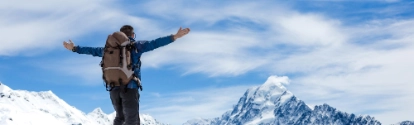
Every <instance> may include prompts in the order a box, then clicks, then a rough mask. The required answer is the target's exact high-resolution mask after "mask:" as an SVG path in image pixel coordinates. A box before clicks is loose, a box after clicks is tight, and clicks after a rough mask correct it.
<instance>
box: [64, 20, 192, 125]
mask: <svg viewBox="0 0 414 125" xmlns="http://www.w3.org/2000/svg"><path fill="white" fill-rule="evenodd" d="M120 31H121V32H123V33H125V35H127V36H128V37H129V39H130V41H132V42H135V43H134V44H133V46H134V47H135V48H136V50H137V51H131V61H132V63H133V67H134V68H133V69H134V74H135V76H136V77H137V78H138V79H139V80H141V71H140V69H141V60H140V58H141V55H142V54H143V53H145V52H148V51H152V50H154V49H156V48H159V47H161V46H165V45H167V44H170V43H172V42H174V41H175V40H177V39H178V38H181V37H183V36H184V35H186V34H188V33H189V32H190V29H189V28H185V29H182V28H180V29H179V30H178V32H177V33H176V34H174V35H169V36H165V37H160V38H157V39H155V40H151V41H135V39H134V36H135V33H134V28H133V27H132V26H130V25H124V26H122V27H121V29H120ZM63 46H64V47H65V48H66V49H68V50H71V51H73V52H76V53H78V54H87V55H92V56H98V57H102V56H103V54H104V47H81V46H74V43H73V42H72V41H71V40H69V42H66V41H64V42H63ZM126 89H127V91H122V89H121V87H119V86H115V87H113V89H112V90H110V92H109V93H110V98H111V101H112V105H113V107H114V109H115V111H116V116H115V119H114V123H113V124H114V125H140V119H139V96H140V95H139V91H138V89H141V90H142V86H141V84H140V83H138V82H137V81H136V80H131V81H130V82H129V83H128V84H127V85H126Z"/></svg>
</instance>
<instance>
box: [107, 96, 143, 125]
mask: <svg viewBox="0 0 414 125" xmlns="http://www.w3.org/2000/svg"><path fill="white" fill-rule="evenodd" d="M109 93H110V96H111V101H112V105H113V106H114V109H115V111H116V116H115V119H114V125H140V120H139V103H138V101H139V93H138V89H128V90H127V91H126V92H124V91H122V89H114V90H112V91H110V92H109Z"/></svg>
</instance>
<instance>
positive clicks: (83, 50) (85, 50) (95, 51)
mask: <svg viewBox="0 0 414 125" xmlns="http://www.w3.org/2000/svg"><path fill="white" fill-rule="evenodd" d="M63 46H64V47H65V48H66V49H68V50H71V51H73V52H76V53H79V54H87V55H92V56H98V57H102V56H103V51H104V48H103V47H81V46H74V44H73V42H72V40H69V42H66V41H64V42H63Z"/></svg>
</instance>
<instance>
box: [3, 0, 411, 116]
mask: <svg viewBox="0 0 414 125" xmlns="http://www.w3.org/2000/svg"><path fill="white" fill-rule="evenodd" d="M413 7H414V2H412V1H399V0H371V1H364V2H360V1H342V0H320V1H319V0H318V1H289V2H286V1H254V2H252V1H225V2H223V1H219V0H212V1H201V0H196V1H190V0H176V1H161V0H152V1H131V0H124V1H115V0H105V1H104V0H89V1H52V0H40V1H37V2H35V3H34V2H31V1H24V0H15V1H7V2H6V1H2V2H0V27H2V28H1V30H0V33H1V34H2V35H1V37H2V41H1V43H0V81H1V82H2V83H4V84H6V85H8V86H10V87H11V88H12V89H21V90H29V91H47V90H52V91H53V92H54V93H55V94H56V95H57V96H59V97H60V98H62V99H63V100H65V101H66V102H68V103H69V104H70V105H73V106H75V107H76V108H78V109H80V110H82V111H84V112H90V111H92V110H93V109H95V108H97V107H101V108H102V109H103V111H104V112H106V113H111V112H113V108H112V105H111V104H110V100H109V96H108V93H107V92H106V91H105V88H104V87H103V82H102V80H101V71H100V67H99V65H98V64H99V62H100V60H101V59H100V58H98V57H92V56H89V55H79V54H76V53H72V52H70V51H67V50H65V49H64V47H63V46H62V42H63V41H67V40H68V39H72V40H73V42H74V43H75V44H76V45H81V46H103V45H104V41H105V39H106V37H107V35H108V34H109V33H111V32H113V31H117V30H119V27H121V26H122V25H124V24H130V25H132V26H134V27H135V29H136V33H137V39H139V40H152V39H156V38H158V37H162V36H166V35H170V34H173V33H175V32H176V31H177V30H178V28H179V27H180V26H181V27H189V28H191V32H190V34H188V35H187V36H185V37H183V38H181V39H178V40H177V41H176V42H174V43H172V44H170V45H167V46H165V47H162V48H159V49H156V50H154V51H151V52H148V53H145V54H143V57H142V61H143V68H142V81H143V85H144V91H142V92H141V102H140V104H141V105H140V110H141V113H145V114H150V115H151V116H153V117H155V118H156V119H158V120H159V121H161V122H166V123H172V124H179V123H183V122H185V121H186V120H190V119H192V118H195V117H203V118H212V117H217V116H220V115H221V114H222V113H224V112H225V111H226V110H228V109H230V108H231V106H232V105H234V104H236V103H237V101H238V99H239V97H241V96H242V94H243V92H245V90H246V89H247V88H250V87H253V86H257V85H261V84H263V83H264V82H265V81H266V79H267V78H268V77H269V76H272V75H276V76H287V77H289V79H290V81H291V82H290V84H289V85H287V86H286V87H287V88H288V89H289V90H290V91H292V92H293V93H294V94H295V95H296V96H297V97H298V98H299V99H301V100H304V101H305V102H306V103H307V104H309V105H311V106H313V105H321V104H323V103H328V104H329V105H331V106H334V107H336V108H338V109H339V110H342V111H346V112H350V113H356V114H362V115H371V116H374V117H376V119H378V120H380V121H381V122H383V123H384V124H391V123H396V122H399V121H402V120H414V119H412V117H410V116H412V112H414V108H413V107H412V105H414V92H413V91H412V89H411V88H412V87H414V85H413V82H414V77H412V74H414V58H412V55H413V54H414V46H413V45H414V42H413V40H414V30H413V29H414V9H412V8H413ZM171 116H174V117H171Z"/></svg>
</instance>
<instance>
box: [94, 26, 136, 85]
mask: <svg viewBox="0 0 414 125" xmlns="http://www.w3.org/2000/svg"><path fill="white" fill-rule="evenodd" d="M132 48H133V42H131V41H130V40H129V38H128V37H127V36H126V35H125V33H123V32H114V33H113V34H110V35H109V36H108V39H107V40H106V44H105V48H104V53H103V57H102V62H101V67H102V72H103V80H104V81H105V83H106V88H107V91H111V90H112V88H113V87H115V86H120V87H121V88H124V87H125V85H127V84H128V83H129V81H131V80H137V82H138V84H140V81H139V79H137V78H136V77H135V75H134V71H133V69H132V65H133V64H132V63H131V55H130V54H131V53H130V51H131V50H132ZM108 86H109V87H110V89H108Z"/></svg>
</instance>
